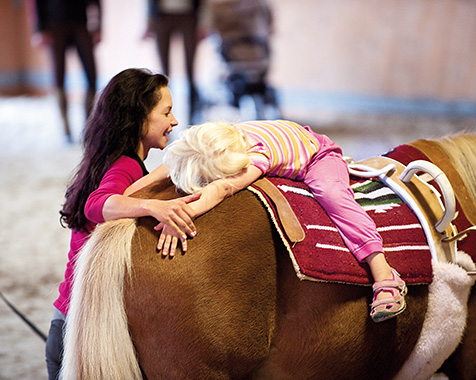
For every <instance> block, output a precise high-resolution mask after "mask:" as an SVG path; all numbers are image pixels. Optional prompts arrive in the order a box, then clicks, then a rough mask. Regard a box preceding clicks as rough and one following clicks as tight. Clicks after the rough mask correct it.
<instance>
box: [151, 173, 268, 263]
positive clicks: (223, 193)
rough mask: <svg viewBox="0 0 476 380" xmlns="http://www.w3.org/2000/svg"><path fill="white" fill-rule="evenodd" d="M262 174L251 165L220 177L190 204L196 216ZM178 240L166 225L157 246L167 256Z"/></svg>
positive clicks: (173, 250)
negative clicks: (232, 174) (234, 174)
mask: <svg viewBox="0 0 476 380" xmlns="http://www.w3.org/2000/svg"><path fill="white" fill-rule="evenodd" d="M262 174H263V173H262V172H261V170H260V169H258V168H257V167H256V166H253V165H250V166H248V167H247V168H246V169H244V170H243V171H242V172H241V173H240V174H238V175H236V176H232V177H227V178H223V179H219V180H216V181H213V182H212V183H210V184H208V185H207V186H205V187H204V188H203V189H202V190H201V191H200V192H201V194H202V195H201V197H200V199H198V200H196V201H193V202H190V203H189V204H188V205H189V206H190V208H191V209H192V210H193V211H194V214H195V217H197V216H199V215H202V214H205V213H206V212H207V211H209V210H211V209H212V208H213V207H215V206H216V205H218V204H219V203H220V202H222V201H223V200H224V199H225V198H227V197H229V196H231V195H233V194H234V193H236V192H238V191H240V190H242V189H244V188H245V187H247V186H249V185H250V184H252V183H253V182H254V181H256V180H257V179H258V178H259V177H261V175H262ZM177 242H178V240H177V239H176V238H173V237H172V236H171V234H170V233H169V232H168V228H167V226H165V227H164V229H163V230H162V234H161V235H160V238H159V243H158V245H157V248H158V249H159V250H162V254H163V255H164V256H167V255H168V254H169V253H170V256H173V255H174V254H175V249H176V247H177ZM182 246H183V242H182Z"/></svg>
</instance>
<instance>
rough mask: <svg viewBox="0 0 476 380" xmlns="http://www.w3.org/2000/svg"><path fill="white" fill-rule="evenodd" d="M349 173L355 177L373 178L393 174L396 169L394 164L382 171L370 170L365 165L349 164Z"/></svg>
mask: <svg viewBox="0 0 476 380" xmlns="http://www.w3.org/2000/svg"><path fill="white" fill-rule="evenodd" d="M348 168H349V173H350V174H352V175H353V176H356V177H361V178H373V177H380V176H382V175H387V174H389V175H390V174H391V173H393V172H394V171H395V170H396V169H397V168H396V166H395V165H394V164H389V165H387V166H385V167H383V168H382V169H375V168H371V167H369V166H367V165H360V164H349V165H348Z"/></svg>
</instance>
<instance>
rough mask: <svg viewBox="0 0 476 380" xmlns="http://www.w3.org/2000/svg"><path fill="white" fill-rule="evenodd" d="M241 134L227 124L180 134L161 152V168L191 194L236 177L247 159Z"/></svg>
mask: <svg viewBox="0 0 476 380" xmlns="http://www.w3.org/2000/svg"><path fill="white" fill-rule="evenodd" d="M249 147H250V145H249V143H248V140H247V138H246V135H245V133H244V132H243V131H242V130H241V129H239V128H236V127H235V126H234V125H232V124H230V123H225V122H220V123H205V124H201V125H195V126H192V127H190V128H189V129H188V130H186V131H184V132H183V133H182V135H181V137H180V139H179V140H176V141H174V142H172V143H171V144H170V145H169V146H167V147H166V148H165V150H164V151H165V155H164V164H165V165H166V166H167V167H168V168H169V169H170V178H171V179H172V182H173V183H174V184H175V186H177V188H179V189H180V190H182V191H184V192H186V193H194V192H197V191H199V190H200V189H202V188H203V187H205V186H206V185H207V184H209V183H210V182H213V181H215V180H217V179H219V178H224V177H228V176H233V175H236V174H239V173H240V172H241V171H242V170H243V169H244V168H246V167H247V166H248V165H249V163H250V159H249V157H248V154H247V151H248V149H249Z"/></svg>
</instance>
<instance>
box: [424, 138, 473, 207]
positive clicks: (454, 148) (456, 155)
mask: <svg viewBox="0 0 476 380" xmlns="http://www.w3.org/2000/svg"><path fill="white" fill-rule="evenodd" d="M433 141H434V142H435V143H437V144H438V146H439V147H440V148H441V150H442V151H444V152H445V153H446V154H447V156H448V158H449V160H450V162H451V163H452V164H453V166H454V167H455V169H456V170H457V171H458V173H459V175H460V176H461V179H462V180H463V182H464V183H465V185H466V187H467V189H468V192H469V194H470V195H471V197H472V198H473V201H474V202H475V203H476V166H475V165H476V132H472V133H471V132H461V133H458V134H455V135H451V136H444V137H441V138H438V139H435V140H433Z"/></svg>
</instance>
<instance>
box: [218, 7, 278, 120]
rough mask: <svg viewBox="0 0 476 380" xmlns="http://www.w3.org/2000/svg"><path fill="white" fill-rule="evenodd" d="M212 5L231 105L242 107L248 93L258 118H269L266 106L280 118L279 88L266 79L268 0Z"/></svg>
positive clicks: (268, 36)
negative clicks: (241, 104)
mask: <svg viewBox="0 0 476 380" xmlns="http://www.w3.org/2000/svg"><path fill="white" fill-rule="evenodd" d="M209 6H210V13H211V17H212V20H213V26H214V29H216V31H217V32H218V35H219V36H220V39H221V46H220V54H221V56H222V58H223V60H224V62H225V65H226V67H227V71H228V73H227V78H226V80H225V84H226V86H227V88H228V89H229V91H230V93H231V100H230V104H231V105H232V106H234V107H237V108H239V107H240V102H241V100H242V98H243V97H245V96H249V97H251V98H252V99H253V101H254V105H255V110H256V116H257V119H263V118H267V117H266V109H267V107H272V111H273V112H274V115H273V118H279V114H280V112H279V107H278V100H277V96H276V91H275V90H274V89H273V88H272V87H271V86H269V85H268V84H267V78H266V76H267V73H268V69H269V65H270V56H271V54H270V44H269V38H270V34H271V24H272V20H271V10H270V8H269V6H268V4H267V2H266V0H210V1H209Z"/></svg>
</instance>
